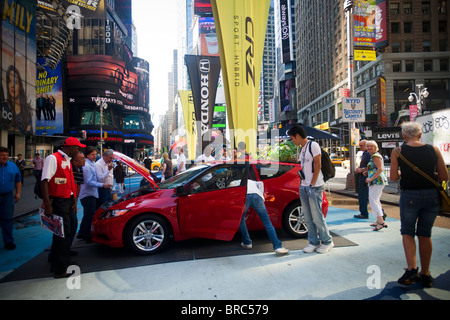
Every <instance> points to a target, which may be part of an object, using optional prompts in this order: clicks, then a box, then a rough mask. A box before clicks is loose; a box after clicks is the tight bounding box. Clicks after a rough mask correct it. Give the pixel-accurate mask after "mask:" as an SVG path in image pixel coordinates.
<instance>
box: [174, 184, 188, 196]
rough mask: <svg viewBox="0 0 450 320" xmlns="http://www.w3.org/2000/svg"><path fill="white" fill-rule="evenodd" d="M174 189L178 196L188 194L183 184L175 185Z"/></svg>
mask: <svg viewBox="0 0 450 320" xmlns="http://www.w3.org/2000/svg"><path fill="white" fill-rule="evenodd" d="M173 191H174V192H175V195H177V196H185V195H187V193H186V190H184V187H183V186H178V187H175V189H174V190H173Z"/></svg>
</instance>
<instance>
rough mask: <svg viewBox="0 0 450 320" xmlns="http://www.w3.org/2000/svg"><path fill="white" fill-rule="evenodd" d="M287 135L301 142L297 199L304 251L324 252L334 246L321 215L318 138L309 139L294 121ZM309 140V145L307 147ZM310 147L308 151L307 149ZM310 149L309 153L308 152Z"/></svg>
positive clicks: (321, 177) (295, 142) (321, 186)
mask: <svg viewBox="0 0 450 320" xmlns="http://www.w3.org/2000/svg"><path fill="white" fill-rule="evenodd" d="M288 135H289V136H290V137H291V139H292V142H293V143H294V144H295V145H296V146H299V145H300V146H302V149H301V152H300V162H301V165H302V171H303V177H302V178H301V185H300V190H299V193H300V200H301V202H302V212H303V215H304V218H305V223H306V227H307V228H308V241H309V244H308V246H307V247H305V248H304V249H303V252H305V253H312V252H314V251H316V252H318V253H327V252H328V251H330V250H331V248H333V247H334V243H333V241H332V238H331V235H330V232H329V231H328V227H327V223H326V222H325V218H324V217H323V215H322V198H323V185H324V181H323V174H322V171H321V168H322V164H321V154H322V151H321V149H320V146H319V144H318V143H317V142H314V141H309V140H308V138H307V137H306V132H305V130H304V129H303V128H302V127H301V126H300V125H294V126H292V128H291V129H289V130H288ZM309 143H311V148H309V145H308V144H309ZM309 150H311V152H310V151H309ZM311 153H312V154H311Z"/></svg>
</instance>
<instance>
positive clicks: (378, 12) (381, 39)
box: [375, 0, 389, 49]
mask: <svg viewBox="0 0 450 320" xmlns="http://www.w3.org/2000/svg"><path fill="white" fill-rule="evenodd" d="M387 19H388V12H387V0H377V3H376V9H375V26H376V35H375V48H376V49H378V48H382V47H385V46H387V45H388V43H389V41H388V32H387V31H388V30H387V26H388V23H387Z"/></svg>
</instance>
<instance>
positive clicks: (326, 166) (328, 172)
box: [309, 141, 336, 182]
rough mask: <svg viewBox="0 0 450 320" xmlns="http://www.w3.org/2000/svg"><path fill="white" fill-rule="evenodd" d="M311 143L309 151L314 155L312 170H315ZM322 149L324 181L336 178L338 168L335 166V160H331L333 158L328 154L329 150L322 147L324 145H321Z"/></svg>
mask: <svg viewBox="0 0 450 320" xmlns="http://www.w3.org/2000/svg"><path fill="white" fill-rule="evenodd" d="M311 144H312V141H311V143H310V144H309V153H311V156H312V157H313V163H312V172H314V156H313V154H312V151H311ZM320 151H321V152H322V156H321V162H322V169H321V171H322V174H323V181H325V182H326V181H328V180H329V179H331V178H334V176H335V175H336V168H335V167H334V164H333V162H331V158H330V156H329V155H328V152H326V151H325V150H323V149H322V147H320Z"/></svg>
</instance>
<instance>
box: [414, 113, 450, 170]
mask: <svg viewBox="0 0 450 320" xmlns="http://www.w3.org/2000/svg"><path fill="white" fill-rule="evenodd" d="M449 119H450V109H444V110H439V111H435V112H433V113H428V114H425V115H421V116H417V118H416V122H419V123H421V124H422V138H421V139H420V141H422V142H423V143H428V144H432V145H433V146H435V147H437V148H438V149H439V151H441V154H442V157H443V158H444V162H445V164H446V165H447V166H449V165H450V120H449Z"/></svg>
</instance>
